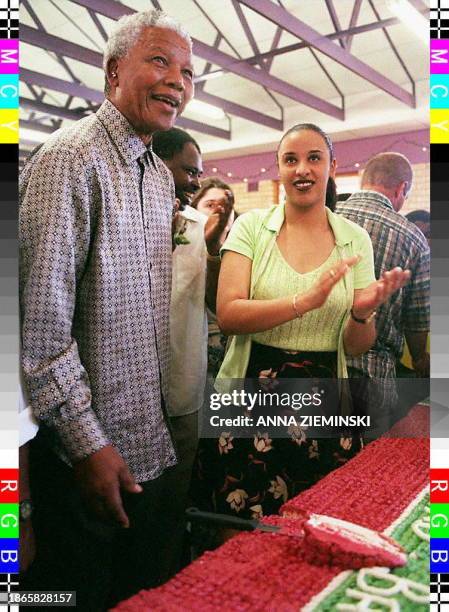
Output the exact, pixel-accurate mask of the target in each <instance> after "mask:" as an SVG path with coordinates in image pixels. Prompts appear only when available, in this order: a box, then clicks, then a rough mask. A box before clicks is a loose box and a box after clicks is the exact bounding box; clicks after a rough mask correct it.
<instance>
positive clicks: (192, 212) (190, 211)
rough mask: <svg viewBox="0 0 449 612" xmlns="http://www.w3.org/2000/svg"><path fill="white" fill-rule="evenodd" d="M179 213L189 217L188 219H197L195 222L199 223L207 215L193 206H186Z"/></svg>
mask: <svg viewBox="0 0 449 612" xmlns="http://www.w3.org/2000/svg"><path fill="white" fill-rule="evenodd" d="M179 214H180V215H181V217H184V219H187V221H195V223H198V221H200V220H201V218H202V217H203V216H204V217H205V216H206V215H203V214H202V213H200V212H198V211H197V210H196V208H193V207H192V206H186V207H185V208H184V210H181V211H180V213H179Z"/></svg>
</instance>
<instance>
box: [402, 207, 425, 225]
mask: <svg viewBox="0 0 449 612" xmlns="http://www.w3.org/2000/svg"><path fill="white" fill-rule="evenodd" d="M405 218H406V219H408V220H409V221H411V222H412V223H416V222H417V221H418V223H419V222H421V223H430V213H429V211H427V210H412V211H411V212H409V213H408V214H407V215H405Z"/></svg>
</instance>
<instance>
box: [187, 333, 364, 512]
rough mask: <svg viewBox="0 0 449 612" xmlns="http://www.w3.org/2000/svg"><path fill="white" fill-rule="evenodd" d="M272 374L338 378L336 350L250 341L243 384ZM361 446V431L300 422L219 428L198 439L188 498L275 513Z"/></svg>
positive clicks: (212, 506)
mask: <svg viewBox="0 0 449 612" xmlns="http://www.w3.org/2000/svg"><path fill="white" fill-rule="evenodd" d="M270 378H272V379H273V380H275V379H276V380H278V379H286V378H316V379H317V380H318V379H321V381H322V380H323V379H336V378H337V353H336V352H300V351H284V350H281V349H277V348H274V347H270V346H265V345H261V344H257V343H255V342H253V344H252V348H251V356H250V361H249V365H248V369H247V381H248V383H247V384H248V385H249V387H250V388H251V389H252V391H254V386H255V385H256V386H257V385H258V384H260V381H261V380H262V381H265V383H266V382H268V381H269V379H270ZM267 379H268V381H267ZM258 381H259V382H258ZM285 382H287V381H285ZM331 387H332V388H333V389H335V388H336V385H335V384H333V385H331ZM334 401H335V399H334ZM362 446H363V442H362V440H361V437H360V436H351V435H350V434H344V435H342V436H340V437H338V438H328V439H316V438H309V437H308V435H307V429H305V428H304V429H302V428H299V427H295V428H293V430H292V431H291V433H290V434H289V433H288V430H287V431H286V437H283V438H271V437H270V436H269V434H268V433H266V432H260V433H258V434H257V435H254V436H253V437H252V438H234V437H232V435H230V434H229V433H226V432H223V433H222V434H221V436H220V437H219V438H214V439H202V440H200V444H199V449H198V455H197V460H196V464H195V467H194V472H193V481H192V502H193V503H194V504H195V505H196V506H198V507H199V508H201V509H203V510H209V511H212V512H220V513H225V514H233V515H236V516H240V517H242V518H258V517H260V516H264V515H268V514H277V513H278V512H279V509H280V507H281V506H282V504H284V503H285V502H286V501H287V499H290V498H291V497H294V496H295V495H298V494H299V493H300V492H301V491H304V490H305V489H307V488H308V487H310V486H311V485H313V484H315V483H316V482H317V481H318V480H319V479H320V478H322V477H323V476H326V474H328V473H329V472H331V471H332V470H334V469H336V468H338V467H339V466H341V465H343V464H344V463H346V462H347V461H348V460H349V459H351V458H352V457H353V456H354V455H355V454H356V453H357V452H358V451H359V450H360V449H361V447H362Z"/></svg>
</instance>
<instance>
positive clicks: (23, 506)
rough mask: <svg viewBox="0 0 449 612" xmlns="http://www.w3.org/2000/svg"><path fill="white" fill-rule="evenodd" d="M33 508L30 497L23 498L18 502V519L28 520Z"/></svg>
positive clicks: (21, 520) (22, 521)
mask: <svg viewBox="0 0 449 612" xmlns="http://www.w3.org/2000/svg"><path fill="white" fill-rule="evenodd" d="M33 509H34V508H33V502H32V501H31V499H23V500H22V501H21V502H20V503H19V521H20V522H21V523H24V522H25V521H29V520H30V518H31V516H32V514H33Z"/></svg>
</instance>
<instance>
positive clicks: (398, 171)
mask: <svg viewBox="0 0 449 612" xmlns="http://www.w3.org/2000/svg"><path fill="white" fill-rule="evenodd" d="M412 181H413V170H412V167H411V165H410V162H409V160H408V159H407V158H406V157H405V155H401V153H391V152H389V153H379V154H378V155H375V156H374V157H372V158H371V159H370V160H369V162H368V163H367V164H366V166H365V170H364V171H363V176H362V188H363V186H364V185H383V186H384V187H386V188H387V189H394V188H395V187H397V186H398V185H399V184H400V183H403V182H406V183H408V187H409V190H410V187H411V185H412Z"/></svg>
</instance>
